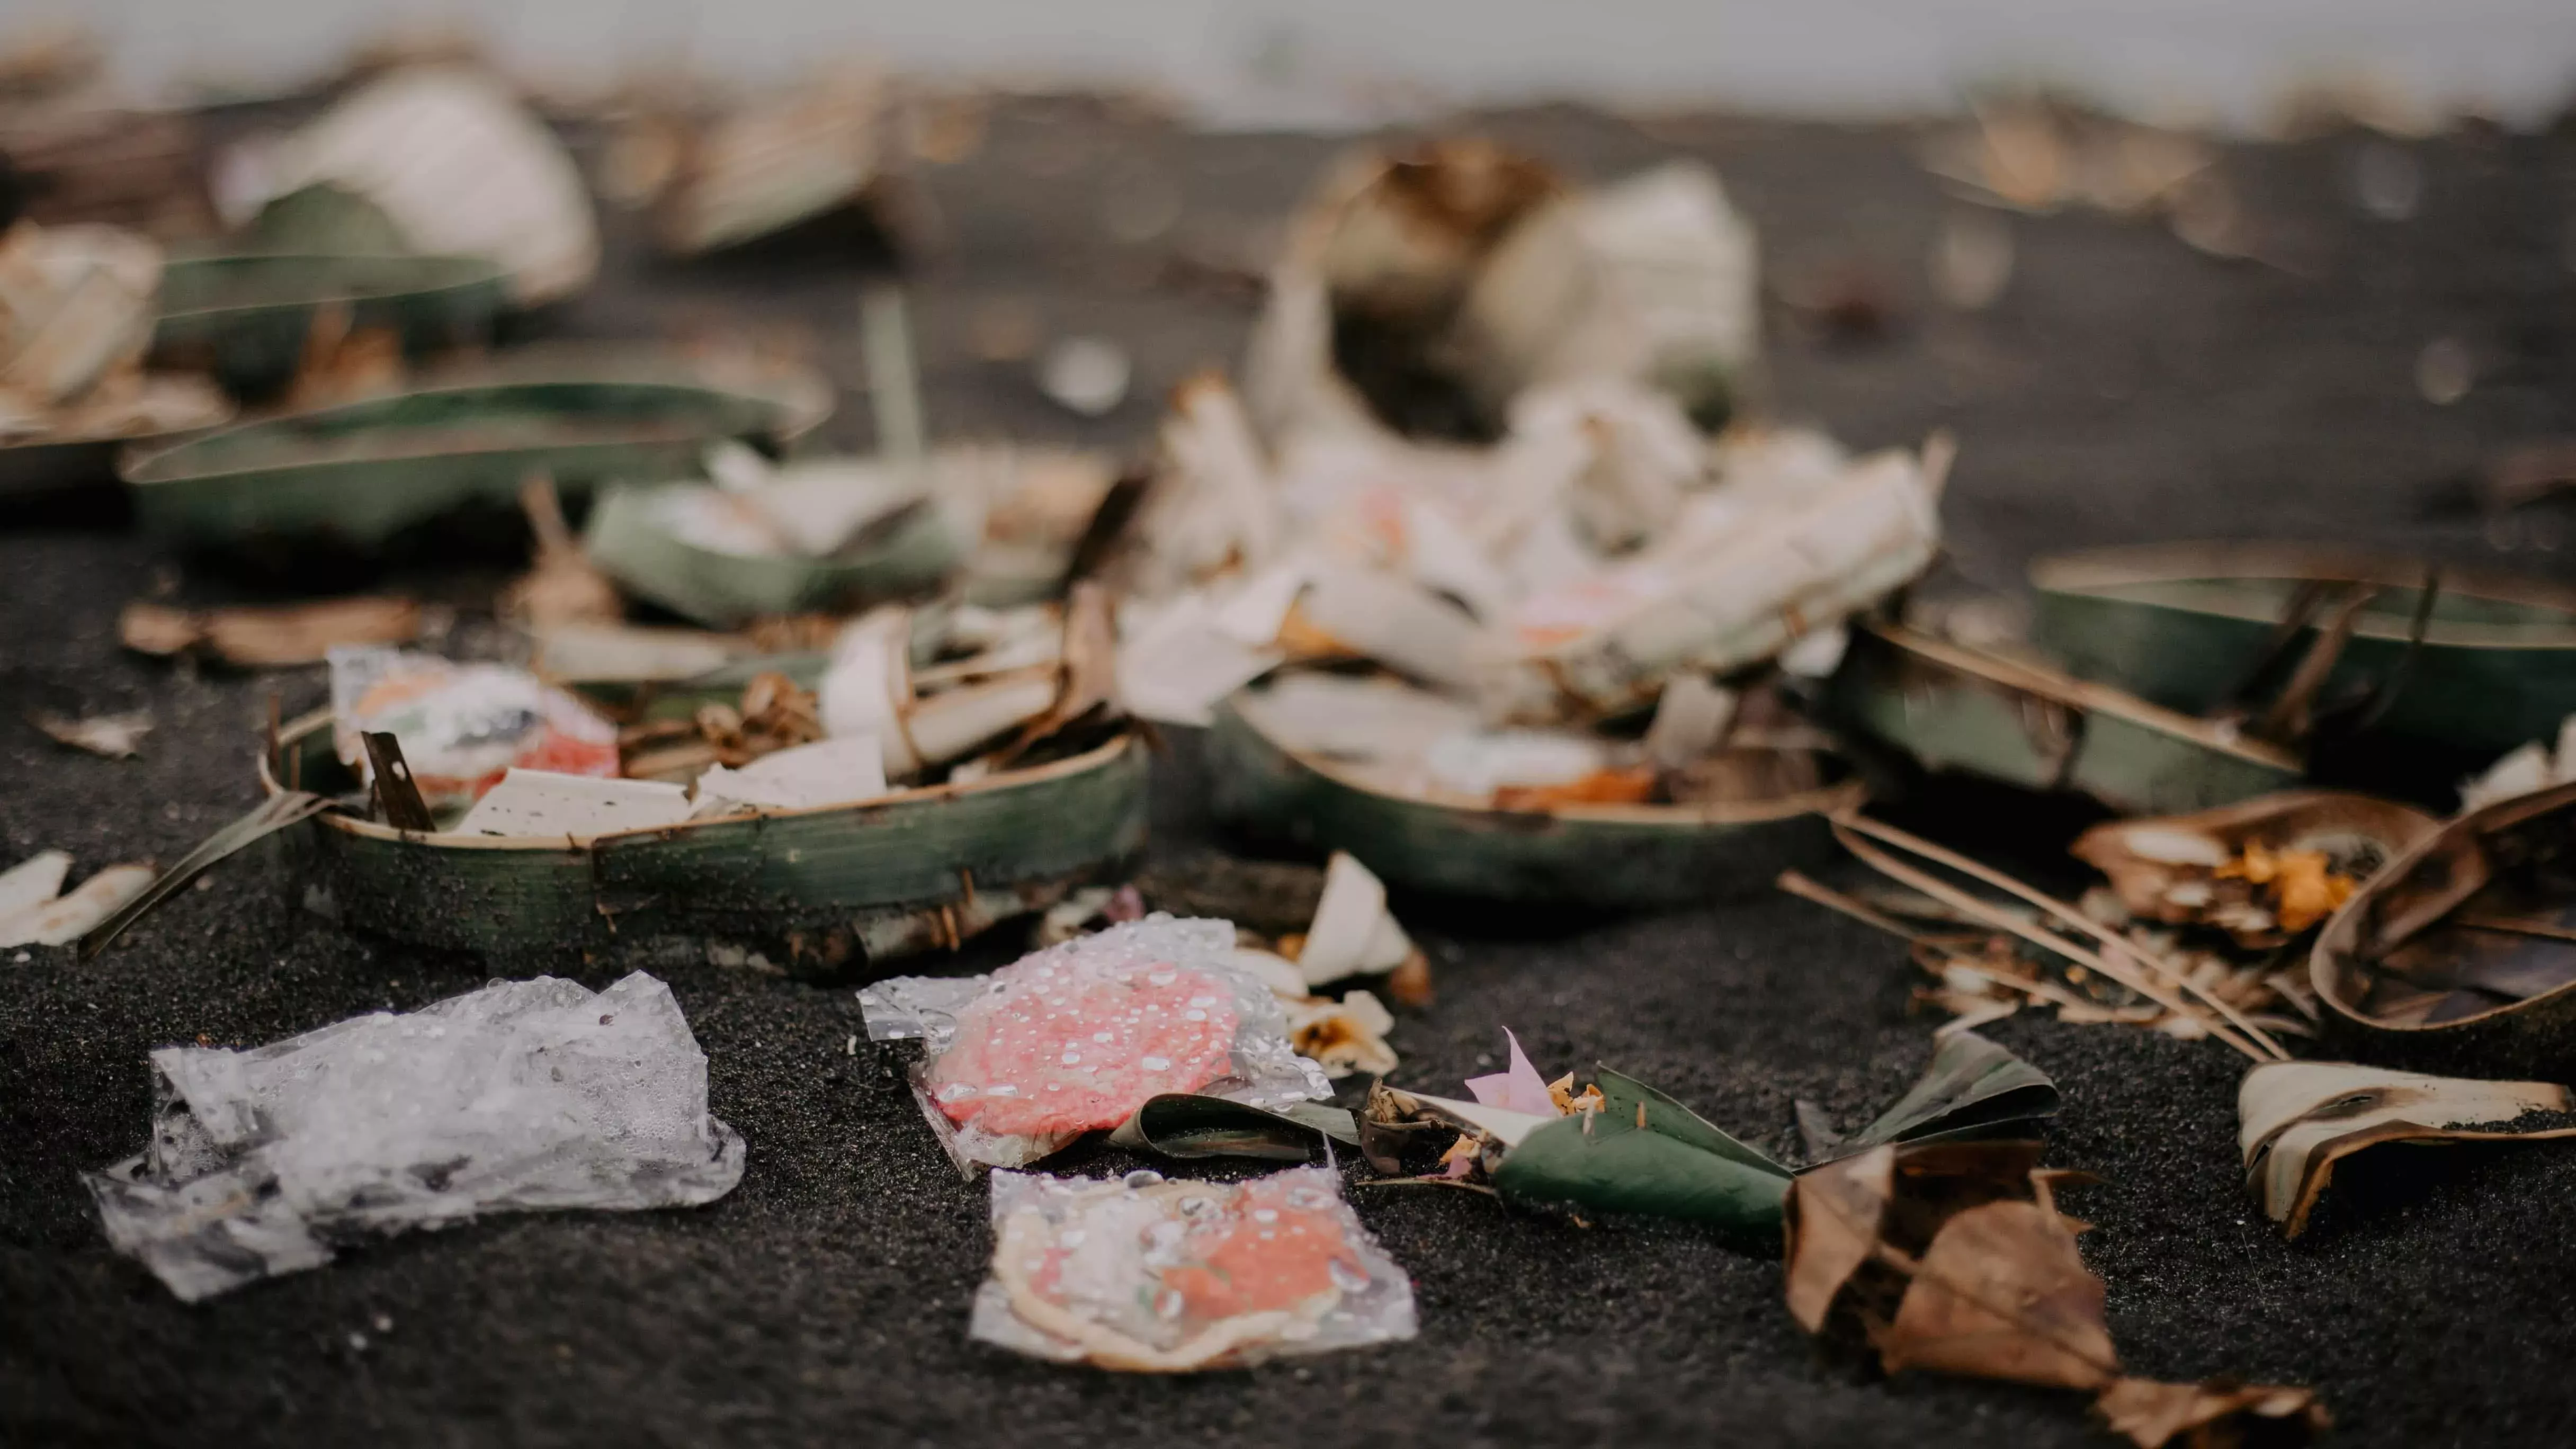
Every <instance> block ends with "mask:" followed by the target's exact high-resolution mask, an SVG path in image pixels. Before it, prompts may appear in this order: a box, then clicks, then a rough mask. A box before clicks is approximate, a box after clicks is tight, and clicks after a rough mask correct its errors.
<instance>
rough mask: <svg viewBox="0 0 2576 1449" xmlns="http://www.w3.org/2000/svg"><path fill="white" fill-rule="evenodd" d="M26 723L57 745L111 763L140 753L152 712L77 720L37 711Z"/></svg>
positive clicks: (139, 710)
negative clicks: (96, 756) (83, 751)
mask: <svg viewBox="0 0 2576 1449" xmlns="http://www.w3.org/2000/svg"><path fill="white" fill-rule="evenodd" d="M27 720H28V722H29V723H31V724H33V725H34V726H35V727H36V728H38V729H40V730H43V731H44V732H45V733H46V734H47V735H48V736H50V737H51V738H52V739H53V741H54V742H55V743H56V744H60V745H68V746H70V747H71V748H73V749H76V750H87V751H89V752H90V753H91V754H93V755H104V756H106V757H107V758H108V759H111V760H130V759H133V758H134V757H135V756H136V755H137V754H140V753H142V749H143V737H144V736H145V735H148V734H150V733H152V711H150V710H148V709H138V710H129V711H127V712H125V713H123V714H96V715H89V716H86V717H83V718H80V719H70V718H66V717H64V716H62V715H58V714H49V713H46V712H44V711H41V710H40V711H38V712H36V713H34V714H31V715H29V716H27Z"/></svg>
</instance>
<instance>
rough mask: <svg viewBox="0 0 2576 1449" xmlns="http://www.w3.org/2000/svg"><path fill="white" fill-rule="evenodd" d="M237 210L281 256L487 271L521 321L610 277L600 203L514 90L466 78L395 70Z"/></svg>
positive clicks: (262, 159) (457, 68)
mask: <svg viewBox="0 0 2576 1449" xmlns="http://www.w3.org/2000/svg"><path fill="white" fill-rule="evenodd" d="M235 169H236V171H237V172H238V173H239V174H240V175H242V176H243V177H244V178H245V180H246V181H248V182H251V183H255V184H253V185H249V186H246V187H245V188H244V189H243V191H242V192H241V194H239V195H237V196H234V197H231V198H228V201H229V204H230V206H231V208H232V209H234V210H237V211H239V212H242V213H244V214H245V215H249V214H256V218H257V219H256V222H255V223H254V226H255V230H256V232H257V234H258V235H259V237H260V238H261V240H263V241H264V242H266V243H268V244H269V245H270V246H271V248H272V249H275V250H281V251H303V252H363V251H406V252H419V253H423V254H426V255H431V256H467V257H487V258H490V259H491V260H493V261H495V262H498V263H500V264H501V265H502V266H504V267H506V268H508V269H509V272H510V276H511V294H512V299H513V300H514V301H515V302H516V303H518V304H519V305H520V306H523V307H532V306H536V305H539V304H541V303H546V302H553V301H559V300H561V299H563V298H565V297H569V296H571V295H572V294H574V293H576V292H579V291H581V290H582V289H583V288H585V287H587V286H589V285H590V281H591V278H592V277H593V276H594V275H596V274H597V272H598V270H599V227H598V223H597V220H596V219H595V218H594V217H593V215H592V213H591V205H590V193H589V192H588V190H586V189H585V188H584V187H583V185H582V180H581V172H580V171H579V169H578V168H576V167H575V166H574V164H573V160H572V157H571V155H570V154H569V153H568V152H566V151H565V150H564V147H563V143H562V142H560V141H558V140H556V139H555V137H554V134H553V133H552V132H551V131H549V130H547V129H546V127H545V124H544V123H543V122H542V121H540V120H538V119H537V117H536V116H535V115H534V114H532V113H531V112H529V111H528V110H527V108H526V107H525V106H523V105H522V104H521V103H520V102H519V100H518V98H517V97H516V96H514V95H513V94H511V91H510V87H509V86H508V85H507V84H505V83H504V82H502V81H501V80H499V79H498V78H496V77H494V76H492V75H490V74H488V73H486V72H484V71H482V70H480V69H478V68H475V67H472V66H467V65H419V66H404V67H400V68H397V69H395V70H393V71H391V72H389V73H387V74H385V75H383V76H381V77H380V78H377V79H375V80H372V81H370V82H368V83H367V84H366V85H364V86H362V87H360V88H359V89H358V90H356V91H355V92H353V93H352V94H350V95H349V96H347V97H346V98H345V99H343V100H341V101H340V102H339V103H338V104H336V105H335V106H333V107H332V108H331V109H330V110H329V111H327V112H325V113H324V114H323V115H322V116H321V117H320V118H319V119H317V120H315V121H314V122H313V123H312V124H311V125H309V126H306V127H305V128H304V129H302V130H300V131H297V132H295V133H294V134H293V135H290V136H287V137H285V138H283V139H281V140H278V141H275V142H274V143H272V144H270V145H267V146H265V147H262V148H259V149H258V150H257V151H256V152H246V153H245V160H244V161H243V163H242V164H240V165H238V166H237V167H236V168H235Z"/></svg>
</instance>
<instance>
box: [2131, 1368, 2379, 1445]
mask: <svg viewBox="0 0 2576 1449" xmlns="http://www.w3.org/2000/svg"><path fill="white" fill-rule="evenodd" d="M2093 1411H2094V1412H2095V1413H2097V1414H2100V1415H2101V1416H2102V1423H2103V1425H2104V1427H2106V1428H2108V1429H2109V1430H2110V1431H2111V1432H2112V1433H2114V1434H2122V1435H2126V1436H2127V1437H2128V1439H2129V1441H2130V1442H2131V1443H2133V1444H2136V1445H2137V1446H2138V1449H2163V1446H2165V1445H2168V1444H2174V1443H2177V1442H2178V1443H2181V1444H2183V1445H2186V1446H2189V1449H2235V1446H2239V1445H2256V1444H2259V1445H2264V1446H2281V1449H2287V1446H2290V1445H2296V1444H2304V1443H2306V1442H2308V1441H2309V1440H2311V1439H2314V1438H2315V1437H2317V1436H2318V1435H2320V1434H2323V1433H2324V1432H2325V1431H2326V1430H2327V1429H2329V1428H2331V1427H2332V1426H2333V1424H2334V1418H2333V1416H2332V1415H2330V1414H2328V1413H2327V1412H2326V1406H2325V1405H2323V1404H2321V1403H2318V1402H2317V1395H2316V1390H2314V1389H2302V1388H2290V1387H2284V1386H2282V1385H2278V1384H2230V1383H2227V1382H2225V1381H2223V1380H2222V1381H2214V1382H2211V1383H2205V1384H2167V1383H2158V1382H2157V1381H2155V1380H2153V1379H2122V1380H2120V1381H2119V1382H2118V1383H2115V1384H2113V1385H2111V1387H2109V1388H2107V1389H2105V1390H2103V1391H2102V1397H2101V1398H2100V1399H2099V1400H2097V1401H2095V1403H2094V1405H2093Z"/></svg>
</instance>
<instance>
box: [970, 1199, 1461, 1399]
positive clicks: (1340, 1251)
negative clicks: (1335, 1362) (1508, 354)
mask: <svg viewBox="0 0 2576 1449" xmlns="http://www.w3.org/2000/svg"><path fill="white" fill-rule="evenodd" d="M993 1237H994V1243H993V1267H992V1276H991V1277H989V1278H987V1279H986V1280H985V1282H984V1286H983V1287H982V1288H981V1289H980V1290H978V1291H977V1293H976V1295H975V1311H974V1318H973V1320H972V1322H971V1323H970V1324H969V1327H968V1332H969V1333H971V1334H972V1335H973V1336H974V1337H976V1338H979V1339H982V1340H984V1341H985V1342H987V1343H992V1344H998V1345H1000V1346H1001V1347H1004V1348H1008V1349H1012V1350H1014V1351H1016V1352H1019V1353H1025V1354H1028V1355H1030V1356H1031V1357H1035V1358H1043V1359H1050V1360H1053V1361H1055V1362H1058V1363H1090V1364H1094V1365H1097V1366H1099V1367H1101V1368H1111V1369H1125V1370H1128V1371H1131V1372H1140V1373H1186V1372H1189V1371H1191V1370H1195V1369H1211V1368H1237V1367H1241V1366H1243V1365H1246V1364H1253V1363H1259V1362H1261V1361H1262V1360H1264V1359H1271V1358H1283V1357H1288V1356H1292V1355H1298V1354H1311V1353H1327V1352H1330V1351H1332V1350H1334V1349H1341V1348H1357V1347H1360V1346H1362V1345H1365V1344H1372V1343H1388V1342H1393V1341H1395V1340H1398V1339H1407V1338H1411V1337H1413V1335H1414V1331H1415V1329H1414V1309H1413V1284H1412V1282H1411V1281H1410V1280H1409V1279H1407V1278H1406V1277H1405V1274H1404V1270H1403V1269H1401V1268H1399V1267H1397V1266H1396V1265H1395V1262H1394V1260H1392V1259H1390V1258H1389V1257H1387V1255H1386V1252H1385V1250H1384V1249H1382V1248H1380V1247H1379V1246H1378V1245H1377V1240H1376V1239H1374V1238H1372V1237H1370V1236H1369V1233H1368V1229H1366V1228H1364V1227H1362V1226H1361V1225H1360V1220H1359V1218H1358V1216H1357V1215H1356V1214H1354V1213H1353V1212H1352V1211H1351V1209H1350V1205H1349V1204H1348V1203H1345V1202H1344V1201H1343V1200H1342V1179H1341V1174H1340V1173H1338V1172H1336V1171H1335V1170H1333V1169H1332V1168H1329V1167H1300V1168H1292V1169H1290V1170H1289V1171H1286V1172H1277V1173H1272V1174H1270V1175H1269V1176H1267V1177H1256V1178H1253V1179H1251V1180H1250V1181H1248V1182H1237V1183H1217V1182H1191V1181H1165V1180H1164V1179H1163V1178H1162V1177H1161V1175H1159V1174H1157V1173H1152V1172H1135V1173H1130V1174H1128V1175H1127V1177H1126V1178H1124V1179H1123V1180H1117V1179H1102V1178H1088V1177H1048V1176H1044V1175H1042V1174H1038V1173H1025V1172H997V1173H994V1174H993Z"/></svg>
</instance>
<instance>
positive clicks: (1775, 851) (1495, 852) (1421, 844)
mask: <svg viewBox="0 0 2576 1449" xmlns="http://www.w3.org/2000/svg"><path fill="white" fill-rule="evenodd" d="M1254 687H1255V688H1258V686H1254ZM1208 773H1209V776H1210V780H1211V786H1210V788H1211V791H1212V798H1211V803H1212V807H1213V809H1214V812H1215V814H1216V816H1217V818H1218V819H1219V820H1221V821H1223V822H1225V823H1226V824H1228V825H1229V826H1232V827H1234V828H1236V829H1239V830H1242V831H1245V832H1247V833H1250V834H1254V835H1258V836H1262V837H1268V838H1279V839H1286V840H1291V841H1294V842H1296V843H1298V844H1301V845H1305V846H1310V847H1313V848H1316V849H1322V850H1347V851H1349V852H1350V853H1351V854H1352V855H1354V856H1356V857H1358V859H1359V860H1360V862H1361V863H1362V864H1364V865H1366V866H1367V867H1368V868H1369V869H1370V870H1372V871H1375V872H1376V873H1377V874H1378V875H1379V876H1381V877H1382V878H1384V879H1386V880H1387V881H1389V882H1391V883H1394V884H1398V885H1403V886H1408V887H1411V888H1413V889H1416V890H1422V891H1430V892H1435V893H1438V894H1442V895H1451V896H1465V897H1478V898H1485V899H1495V900H1511V901H1525V902H1533V903H1546V904H1559V905H1579V906H1597V907H1615V908H1636V907H1653V906H1669V905H1679V904H1684V903H1687V902H1692V901H1700V900H1706V899H1709V898H1711V897H1715V896H1726V895H1740V894H1744V893H1746V892H1750V891H1753V890H1758V889H1761V888H1764V887H1767V886H1768V885H1769V884H1770V883H1771V880H1772V878H1773V877H1774V876H1776V875H1777V874H1778V873H1779V872H1780V871H1781V869H1782V868H1784V867H1787V866H1794V865H1798V864H1801V863H1807V864H1812V863H1815V862H1819V861H1822V860H1826V859H1829V858H1831V856H1832V855H1833V853H1834V847H1833V843H1832V836H1831V832H1830V830H1829V829H1828V827H1827V825H1826V823H1825V817H1826V816H1827V815H1829V814H1831V813H1833V812H1835V811H1837V810H1842V809H1848V808H1852V807H1856V806H1858V805H1859V804H1860V803H1861V800H1862V799H1863V797H1864V787H1863V785H1862V784H1861V782H1860V781H1859V780H1857V779H1848V780H1842V781H1838V782H1835V783H1833V784H1829V785H1826V786H1824V787H1823V788H1821V789H1815V790H1807V791H1801V792H1798V793H1795V794H1791V795H1785V796H1781V797H1779V798H1777V799H1773V800H1765V801H1759V802H1752V803H1744V804H1728V805H1561V806H1558V807H1556V808H1554V809H1549V810H1496V809H1483V808H1476V807H1469V806H1459V805H1452V804H1447V803H1443V802H1438V801H1431V800H1423V799H1417V798H1413V797H1411V796H1406V795H1400V794H1396V793H1393V792H1390V791H1387V790H1383V789H1379V788H1376V787H1375V786H1372V785H1370V784H1367V783H1363V782H1362V781H1360V780H1357V779H1354V778H1352V777H1351V776H1350V775H1349V774H1348V773H1347V772H1345V771H1343V770H1341V769H1338V768H1337V767H1336V766H1335V765H1334V764H1333V762H1332V761H1330V760H1326V759H1322V758H1320V757H1317V756H1314V755H1311V754H1301V753H1296V752H1292V751H1290V750H1288V749H1286V748H1284V747H1282V746H1281V745H1280V744H1278V743H1277V742H1276V741H1274V740H1272V739H1271V738H1269V737H1268V736H1267V735H1264V734H1263V733H1262V732H1261V731H1260V730H1259V729H1258V728H1256V727H1255V726H1254V725H1253V723H1252V721H1251V720H1250V719H1249V718H1247V717H1246V716H1245V714H1244V713H1243V711H1242V710H1241V709H1240V708H1239V707H1238V704H1237V700H1234V699H1229V700H1227V701H1225V702H1224V703H1222V704H1220V705H1219V706H1218V707H1217V711H1216V719H1215V723H1214V725H1213V727H1212V728H1211V729H1210V731H1209V735H1208Z"/></svg>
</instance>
